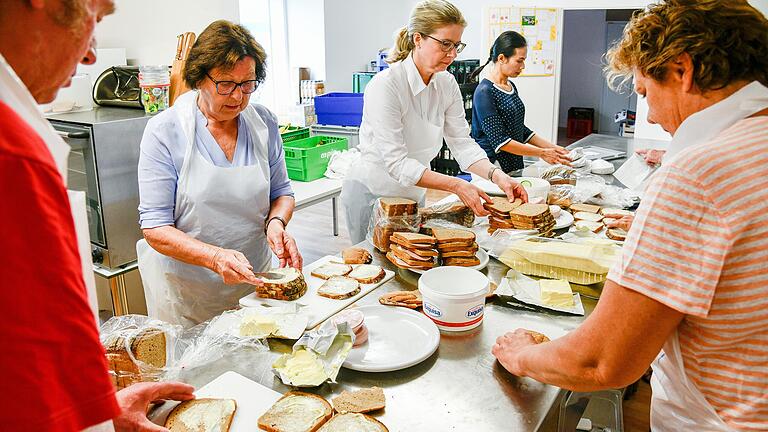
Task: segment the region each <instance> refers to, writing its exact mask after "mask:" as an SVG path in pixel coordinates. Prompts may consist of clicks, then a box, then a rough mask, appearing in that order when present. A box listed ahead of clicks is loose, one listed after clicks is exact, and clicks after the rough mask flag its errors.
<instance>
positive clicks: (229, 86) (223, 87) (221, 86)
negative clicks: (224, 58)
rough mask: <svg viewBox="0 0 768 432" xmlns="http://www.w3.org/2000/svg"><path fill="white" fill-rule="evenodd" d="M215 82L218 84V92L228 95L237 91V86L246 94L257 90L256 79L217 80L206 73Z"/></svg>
mask: <svg viewBox="0 0 768 432" xmlns="http://www.w3.org/2000/svg"><path fill="white" fill-rule="evenodd" d="M205 76H207V77H208V78H209V79H210V80H211V81H213V83H214V84H215V85H216V93H218V94H220V95H222V96H227V95H230V94H232V92H234V91H235V89H236V88H238V87H240V90H241V91H242V92H243V93H244V94H251V93H253V92H255V91H256V87H257V85H256V80H248V81H243V82H234V81H216V80H215V79H213V78H212V77H211V76H210V75H208V74H207V73H206V74H205Z"/></svg>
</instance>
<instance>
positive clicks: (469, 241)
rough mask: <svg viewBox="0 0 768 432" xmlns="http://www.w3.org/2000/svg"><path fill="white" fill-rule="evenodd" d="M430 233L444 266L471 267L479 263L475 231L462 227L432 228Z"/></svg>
mask: <svg viewBox="0 0 768 432" xmlns="http://www.w3.org/2000/svg"><path fill="white" fill-rule="evenodd" d="M432 235H433V236H434V238H435V239H436V240H437V250H438V252H440V260H441V262H442V264H443V265H445V266H461V267H473V266H476V265H480V259H478V258H477V256H476V253H477V249H478V246H477V242H475V233H473V232H472V231H469V230H462V229H447V228H432Z"/></svg>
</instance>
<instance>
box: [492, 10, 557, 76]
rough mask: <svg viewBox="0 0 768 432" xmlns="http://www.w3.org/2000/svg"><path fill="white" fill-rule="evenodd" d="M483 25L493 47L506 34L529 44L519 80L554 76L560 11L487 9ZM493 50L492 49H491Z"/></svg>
mask: <svg viewBox="0 0 768 432" xmlns="http://www.w3.org/2000/svg"><path fill="white" fill-rule="evenodd" d="M484 21H485V23H486V25H487V27H486V28H487V29H488V40H489V41H490V44H493V41H495V40H496V38H497V37H498V36H499V35H500V34H501V33H503V32H505V31H507V30H513V31H516V32H518V33H520V34H522V35H523V36H525V39H526V40H527V41H528V58H527V59H526V61H525V69H524V70H523V73H522V74H521V75H520V76H552V75H554V74H555V58H556V56H557V38H558V34H557V33H558V32H557V10H556V9H550V8H520V7H510V6H497V7H488V8H485V17H484ZM488 48H489V49H490V46H489V47H488Z"/></svg>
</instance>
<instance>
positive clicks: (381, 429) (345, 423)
mask: <svg viewBox="0 0 768 432" xmlns="http://www.w3.org/2000/svg"><path fill="white" fill-rule="evenodd" d="M350 431H355V432H357V431H366V432H388V431H389V429H387V427H386V426H384V423H382V422H380V421H378V420H376V419H375V418H373V417H371V416H369V415H365V414H358V413H346V414H337V415H335V416H333V417H332V418H331V419H330V420H328V421H327V422H326V423H325V424H324V425H323V426H322V427H321V428H320V429H318V432H350Z"/></svg>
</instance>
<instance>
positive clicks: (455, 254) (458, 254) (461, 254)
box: [440, 249, 477, 258]
mask: <svg viewBox="0 0 768 432" xmlns="http://www.w3.org/2000/svg"><path fill="white" fill-rule="evenodd" d="M475 253H477V251H476V250H471V249H469V250H457V251H451V252H442V253H440V256H441V257H442V258H472V257H474V256H475Z"/></svg>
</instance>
